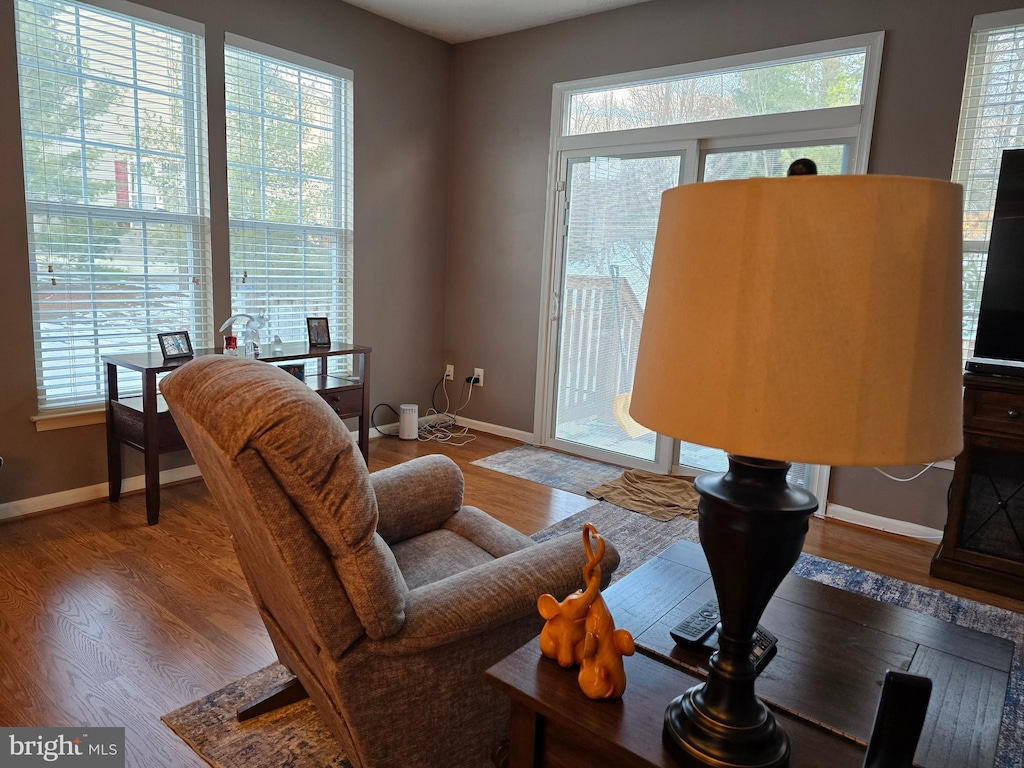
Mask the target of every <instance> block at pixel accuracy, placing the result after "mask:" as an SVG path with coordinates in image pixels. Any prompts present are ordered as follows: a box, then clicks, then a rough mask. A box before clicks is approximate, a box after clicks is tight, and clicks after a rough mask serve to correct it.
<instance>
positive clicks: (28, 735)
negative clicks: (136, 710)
mask: <svg viewBox="0 0 1024 768" xmlns="http://www.w3.org/2000/svg"><path fill="white" fill-rule="evenodd" d="M0 765H3V766H4V768H6V767H7V766H10V767H11V768H46V767H47V766H66V768H124V728H0Z"/></svg>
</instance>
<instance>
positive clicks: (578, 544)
mask: <svg viewBox="0 0 1024 768" xmlns="http://www.w3.org/2000/svg"><path fill="white" fill-rule="evenodd" d="M586 562H587V554H586V552H585V551H584V549H583V542H582V541H581V540H580V537H579V536H577V535H565V536H560V537H558V538H557V539H551V540H549V541H545V542H543V543H542V544H537V545H535V546H532V547H527V548H526V549H522V550H520V551H518V552H513V553H512V554H509V555H505V556H504V557H499V558H497V559H495V560H491V561H490V562H487V563H484V564H482V565H478V566H477V567H475V568H470V569H468V570H466V571H462V572H461V573H458V574H455V575H454V576H449V577H448V578H447V579H442V580H440V581H436V582H433V583H431V584H426V585H424V586H422V587H419V588H418V589H414V590H411V591H410V592H409V594H408V597H407V599H406V605H405V625H404V626H403V627H402V629H401V630H400V631H399V632H397V633H396V634H394V635H392V636H391V637H390V638H387V639H386V640H384V641H382V642H381V643H380V645H379V646H378V650H379V652H380V653H384V654H394V655H398V654H405V653H413V652H418V651H423V650H426V649H429V648H436V647H438V646H442V645H445V644H446V643H451V642H455V641H457V640H462V639H464V638H466V637H470V636H472V635H475V634H478V633H480V632H483V631H486V630H488V629H491V628H493V627H496V626H500V625H502V624H506V623H508V622H510V621H515V620H517V619H520V618H523V617H524V616H528V615H530V614H536V612H537V598H538V597H540V596H541V595H542V594H544V593H545V592H547V593H550V594H553V595H554V596H555V597H557V598H558V599H559V600H561V599H562V598H563V597H565V596H566V595H568V594H569V593H571V592H573V591H575V590H577V589H580V588H581V587H583V586H584V584H583V566H584V565H586ZM618 564H619V553H618V551H617V550H616V549H615V547H614V546H612V544H611V543H610V542H609V543H608V544H607V549H606V550H605V554H604V558H603V559H602V561H601V576H602V582H603V584H602V586H604V585H607V583H608V581H609V579H610V578H611V574H612V572H613V571H614V570H615V569H616V567H618ZM539 622H540V617H539V615H538V631H539Z"/></svg>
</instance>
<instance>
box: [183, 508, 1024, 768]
mask: <svg viewBox="0 0 1024 768" xmlns="http://www.w3.org/2000/svg"><path fill="white" fill-rule="evenodd" d="M585 522H592V523H593V524H594V525H595V526H596V527H597V529H598V531H599V532H600V533H601V535H602V536H605V537H606V538H607V539H608V540H609V541H611V542H612V543H614V545H615V547H616V548H617V549H618V551H619V554H620V557H621V564H620V566H619V568H618V569H617V571H616V573H615V575H614V577H613V578H615V579H618V578H622V576H624V575H626V574H627V573H629V572H630V571H632V570H634V569H635V568H637V567H638V566H640V565H642V564H643V563H644V562H646V561H647V560H649V559H650V558H651V557H653V556H654V555H656V554H657V553H659V552H661V551H662V550H664V549H666V548H667V547H668V546H670V545H671V544H673V543H674V542H676V541H678V540H679V539H687V540H689V541H697V524H696V523H695V522H694V521H692V520H688V519H686V518H685V517H677V518H674V519H672V520H669V521H667V522H660V521H658V520H654V519H652V518H650V517H647V516H645V515H641V514H637V513H636V512H630V511H628V510H625V509H622V508H620V507H616V506H615V505H613V504H608V503H606V502H602V503H599V504H595V505H594V506H592V507H590V508H588V509H585V510H582V511H581V512H577V513H576V514H575V515H572V516H570V517H568V518H566V519H565V520H562V521H560V522H558V523H556V524H555V525H553V526H551V527H549V528H546V529H544V530H543V531H540V532H538V533H536V534H534V536H533V538H534V540H536V541H545V540H547V539H550V538H553V537H555V536H559V535H564V534H571V535H578V534H579V532H580V530H581V528H582V526H583V524H584V523H585ZM793 571H794V573H797V574H798V575H800V576H803V577H804V578H808V579H812V580H814V581H819V582H821V583H823V584H829V585H831V586H834V587H838V588H840V589H844V590H847V591H850V592H856V593H858V594H862V595H866V596H868V597H871V598H873V599H876V600H880V601H882V602H886V603H892V604H894V605H899V606H902V607H905V608H909V609H910V610H913V611H917V612H919V613H923V614H926V615H929V616H934V617H936V618H938V619H941V620H943V621H949V622H952V623H955V624H958V625H960V626H962V627H967V628H969V629H976V630H979V631H981V632H987V633H989V634H992V635H996V636H997V637H1002V638H1006V639H1008V640H1011V641H1013V642H1015V643H1017V645H1016V647H1015V649H1014V656H1013V665H1012V668H1011V670H1010V681H1009V684H1008V686H1007V691H1006V702H1005V709H1004V712H1003V722H1002V726H1001V728H1000V737H999V747H998V751H997V756H996V761H995V768H1024V702H1022V701H1021V699H1022V698H1024V662H1022V658H1021V647H1020V640H1021V638H1024V615H1022V614H1016V613H1013V612H1011V611H1006V610H1003V609H1000V608H993V607H991V606H988V605H984V604H983V603H978V602H975V601H973V600H966V599H963V598H958V597H954V596H953V595H949V594H946V593H945V592H942V591H940V590H936V589H929V588H927V587H920V586H917V585H914V584H909V583H907V582H904V581H900V580H898V579H893V578H890V577H888V576H881V575H879V574H875V573H870V572H868V571H864V570H861V569H859V568H853V567H851V566H847V565H842V564H841V563H835V562H832V561H831V560H825V559H824V558H820V557H815V556H813V555H807V554H805V555H801V557H800V560H799V562H798V563H797V565H796V566H795V567H794V569H793ZM287 675H288V673H287V672H286V671H285V670H284V669H283V668H282V667H280V666H279V665H276V664H275V665H271V666H270V667H267V668H265V669H262V670H259V671H258V672H255V673H253V674H252V675H249V676H248V677H245V678H242V679H241V680H238V681H236V682H235V683H232V684H231V685H229V686H227V687H226V688H223V689H221V690H220V691H216V692H214V693H211V694H210V695H209V696H206V697H205V698H203V699H200V700H199V701H196V702H193V703H191V704H188V705H186V706H184V707H182V708H180V709H178V710H176V711H174V712H171V713H170V714H168V715H165V716H164V717H163V720H164V722H165V723H167V724H168V725H169V726H170V727H171V728H172V729H173V730H174V731H175V733H177V734H178V735H179V736H180V737H181V738H182V739H183V740H184V741H185V742H186V743H188V744H189V746H191V747H192V749H194V750H195V751H196V753H197V754H198V755H199V756H200V757H202V758H203V759H204V760H206V761H207V762H208V763H210V765H213V766H216V767H217V768H256V767H257V766H271V765H272V766H287V767H288V768H307V767H308V768H322V767H324V766H329V767H330V768H349V763H348V761H347V760H346V759H345V758H344V756H343V755H341V754H340V752H339V749H338V745H337V743H336V742H335V740H334V738H333V737H332V736H331V734H330V733H329V732H328V731H327V728H326V727H325V726H324V724H323V722H322V721H321V720H320V718H319V716H318V715H317V714H316V712H315V711H314V710H313V707H312V704H311V703H310V702H309V701H308V700H306V701H303V702H299V703H297V704H292V705H291V706H288V707H285V708H282V709H280V710H278V711H277V712H274V713H271V714H269V715H263V716H261V717H258V718H255V719H254V720H251V721H249V722H247V723H241V724H240V723H238V722H236V721H235V720H234V712H235V709H236V708H237V707H238V705H239V703H240V702H242V701H250V700H252V699H254V698H256V697H257V696H258V695H259V694H260V693H262V692H264V691H267V690H269V689H271V688H273V687H274V686H276V685H278V684H279V683H280V682H282V680H283V679H286V677H287Z"/></svg>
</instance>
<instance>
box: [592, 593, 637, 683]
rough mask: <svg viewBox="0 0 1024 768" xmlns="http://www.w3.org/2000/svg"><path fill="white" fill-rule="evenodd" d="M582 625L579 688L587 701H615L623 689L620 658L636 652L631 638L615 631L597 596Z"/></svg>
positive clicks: (624, 631) (612, 620)
mask: <svg viewBox="0 0 1024 768" xmlns="http://www.w3.org/2000/svg"><path fill="white" fill-rule="evenodd" d="M586 624H587V633H586V636H585V637H584V639H583V658H582V660H581V661H580V677H579V682H580V689H581V690H582V691H583V693H584V694H586V695H587V697H589V698H591V699H618V698H620V697H621V696H622V694H623V692H624V691H625V690H626V669H625V667H623V665H622V657H623V656H632V655H633V653H634V652H635V651H636V645H635V644H634V643H633V636H632V635H631V634H630V633H629V632H628V631H626V630H625V629H616V628H615V621H614V619H612V614H611V612H610V611H609V610H608V606H607V605H606V604H605V602H604V598H603V597H601V596H600V595H598V597H597V599H596V600H595V601H594V602H593V604H592V605H591V606H590V611H589V612H588V613H587V622H586Z"/></svg>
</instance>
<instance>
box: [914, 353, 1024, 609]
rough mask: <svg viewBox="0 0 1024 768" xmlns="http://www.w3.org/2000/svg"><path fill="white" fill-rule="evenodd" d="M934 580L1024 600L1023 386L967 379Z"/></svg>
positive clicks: (1022, 383)
mask: <svg viewBox="0 0 1024 768" xmlns="http://www.w3.org/2000/svg"><path fill="white" fill-rule="evenodd" d="M931 573H932V575H933V576H936V577H938V578H940V579H949V580H950V581H956V582H959V583H961V584H970V585H971V586H975V587H980V588H982V589H987V590H989V591H990V592H998V593H999V594H1001V595H1009V596H1010V597H1016V598H1018V599H1024V379H1014V378H1008V377H1005V376H983V375H979V374H974V373H968V374H966V375H964V450H963V452H962V453H961V454H960V455H959V456H957V458H956V468H955V469H954V471H953V482H952V485H951V486H950V491H949V514H948V517H947V518H946V528H945V531H944V532H943V535H942V544H940V545H939V548H938V550H937V551H936V552H935V557H934V558H933V559H932V566H931Z"/></svg>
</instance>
